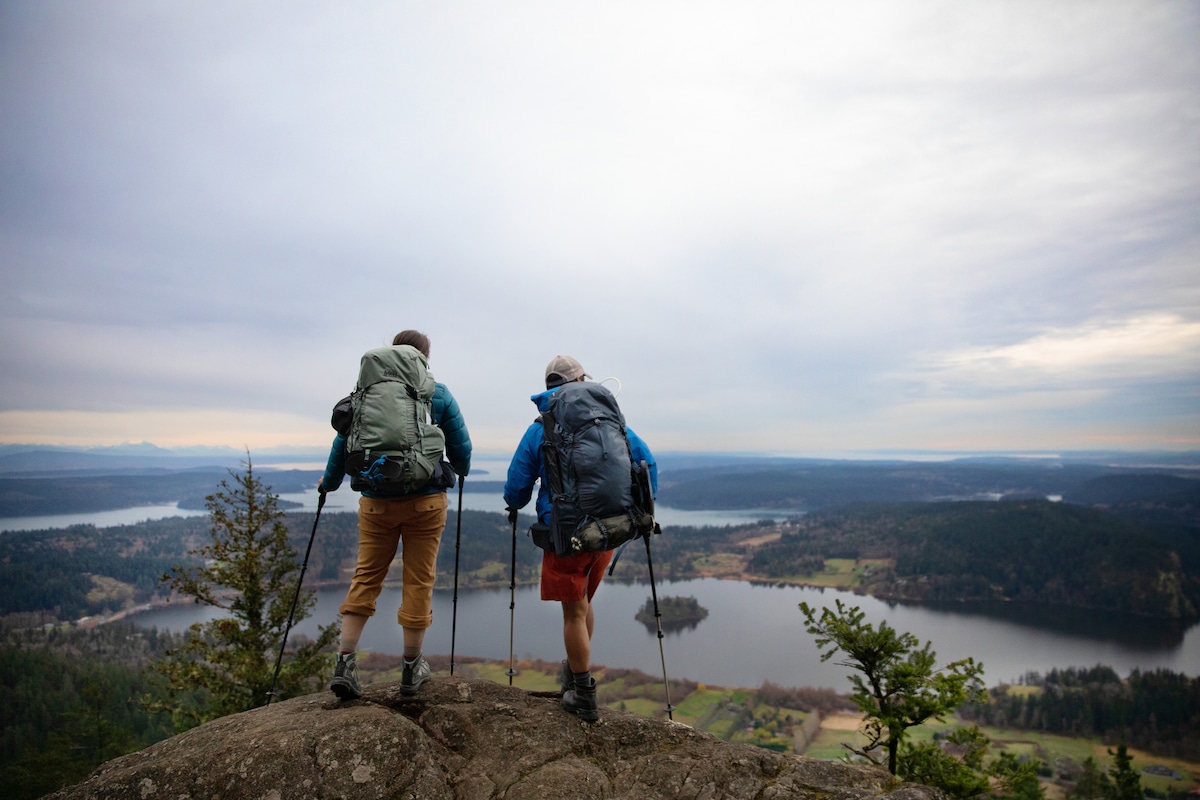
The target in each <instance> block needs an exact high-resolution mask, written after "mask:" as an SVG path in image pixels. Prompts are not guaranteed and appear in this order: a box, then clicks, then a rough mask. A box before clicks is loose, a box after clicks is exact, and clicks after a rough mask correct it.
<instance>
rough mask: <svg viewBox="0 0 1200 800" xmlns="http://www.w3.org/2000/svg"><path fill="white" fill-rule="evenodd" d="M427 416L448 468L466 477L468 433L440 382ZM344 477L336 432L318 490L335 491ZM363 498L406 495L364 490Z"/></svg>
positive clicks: (342, 452) (342, 441) (340, 439)
mask: <svg viewBox="0 0 1200 800" xmlns="http://www.w3.org/2000/svg"><path fill="white" fill-rule="evenodd" d="M431 406H432V408H431V411H430V417H431V418H432V419H433V424H434V425H437V426H438V427H439V428H441V429H442V432H443V433H444V434H446V460H447V461H449V462H450V467H451V469H453V470H454V472H455V473H456V474H457V475H458V476H459V478H460V479H461V478H463V477H466V475H467V473H468V472H470V471H471V434H470V433H469V432H468V431H467V421H466V420H465V419H463V415H462V410H461V409H459V407H458V401H457V400H455V399H454V395H452V394H450V390H449V389H447V388H446V385H445V384H444V383H439V384H436V388H435V389H434V391H433V402H432V403H431ZM345 477H346V439H345V438H344V437H343V436H342V435H341V434H340V433H339V434H336V435H334V437H333V445H332V446H331V447H330V448H329V460H328V461H327V462H326V463H325V474H324V475H323V476H322V477H321V488H322V489H324V490H325V491H327V492H336V491H337V489H338V487H339V486H341V485H342V479H343V478H345ZM444 491H446V490H445V489H423V490H421V491H420V492H416V494H433V493H434V492H444ZM362 494H363V496H364V497H405V496H407V495H395V494H382V493H379V492H369V491H364V492H363V493H362Z"/></svg>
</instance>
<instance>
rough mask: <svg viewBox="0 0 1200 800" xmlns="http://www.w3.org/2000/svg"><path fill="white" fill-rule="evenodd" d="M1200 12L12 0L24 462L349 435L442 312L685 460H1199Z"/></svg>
mask: <svg viewBox="0 0 1200 800" xmlns="http://www.w3.org/2000/svg"><path fill="white" fill-rule="evenodd" d="M1198 44H1200V3H1195V2H1185V1H1184V0H1173V1H1171V2H1153V1H1150V0H1146V1H1142V0H1139V2H1096V1H1093V0H1088V1H1087V2H1053V3H1047V2H1044V1H1043V0H1030V2H988V0H977V1H974V0H973V2H962V1H961V0H948V1H947V2H926V1H923V0H922V1H919V2H918V1H912V0H905V1H901V2H897V1H896V0H883V1H881V2H839V3H816V2H812V3H808V2H796V1H795V0H787V1H786V2H754V1H753V0H739V2H721V3H718V2H653V1H651V2H645V1H644V0H640V1H639V2H604V3H588V4H582V3H561V2H528V1H527V0H508V1H507V2H503V3H494V2H477V3H463V2H445V3H418V2H369V1H368V0H360V1H358V2H354V3H334V2H296V1H293V2H281V3H274V2H241V1H239V2H211V1H208V0H206V2H203V3H199V2H195V3H184V2H180V3H162V2H157V0H146V1H145V2H125V1H124V0H110V1H108V2H79V3H65V2H35V1H34V0H25V1H24V2H11V1H9V0H4V1H3V2H0V169H2V170H3V171H2V173H0V269H2V270H3V273H2V275H3V288H4V291H3V292H2V293H0V338H2V340H3V343H4V346H3V348H0V381H2V389H0V443H4V442H15V443H30V442H36V443H58V444H87V445H90V444H96V445H106V444H117V443H121V442H141V441H148V442H153V443H155V444H158V445H161V446H165V447H181V446H185V445H197V444H205V445H231V446H234V447H238V448H250V449H251V451H253V450H255V449H265V448H268V447H272V446H278V445H294V446H313V447H324V446H327V445H328V441H329V439H330V437H331V435H332V430H331V429H330V427H329V411H330V408H331V407H332V405H333V403H334V402H335V401H336V400H337V399H338V398H339V397H341V396H343V395H345V394H347V393H348V392H349V390H350V389H351V388H352V387H353V384H354V381H355V377H356V374H357V368H358V359H359V356H360V355H361V354H362V352H363V351H365V350H367V349H369V348H372V347H375V346H379V345H382V344H386V343H390V341H391V337H392V335H393V334H395V333H396V332H397V331H399V330H401V329H404V328H417V329H420V330H423V331H425V332H426V333H428V334H429V336H430V337H431V338H432V340H433V352H432V367H433V370H434V373H435V375H436V377H437V378H438V380H440V381H442V382H444V383H446V384H447V385H448V386H449V387H450V389H451V391H452V392H453V393H454V394H455V396H456V397H457V398H458V400H459V403H460V404H461V406H462V409H463V412H464V414H465V416H466V419H467V422H468V425H469V427H470V430H471V434H472V438H473V439H474V440H475V444H476V447H477V448H479V449H481V450H494V451H498V452H503V451H510V450H511V449H512V448H513V447H514V446H515V444H516V442H517V440H518V438H519V436H520V434H521V432H522V431H523V430H524V428H525V426H526V425H527V424H528V423H529V422H531V421H532V419H533V415H534V408H533V406H532V405H531V404H530V402H529V396H530V395H531V394H533V393H535V392H537V391H539V390H540V389H541V388H542V380H543V370H544V368H545V365H546V363H547V362H548V361H549V360H550V359H551V358H552V357H553V356H554V355H555V354H558V353H570V354H572V355H574V356H576V357H577V358H579V359H580V360H581V361H582V362H583V364H584V366H585V367H586V368H587V369H588V371H589V372H590V373H591V374H592V375H593V376H595V377H596V378H604V377H609V376H615V377H617V378H619V379H620V381H621V387H622V389H621V394H620V401H621V404H622V407H623V408H624V410H625V413H626V417H627V419H628V421H629V423H630V425H631V426H632V427H633V428H634V429H635V430H637V431H638V433H639V434H641V435H642V436H643V438H645V439H646V440H647V441H648V442H649V443H650V445H651V447H652V448H654V449H656V450H695V451H711V450H737V451H772V452H784V453H791V454H810V455H826V454H838V453H853V452H855V451H879V450H887V449H937V450H948V451H964V452H965V451H978V450H1067V449H1114V448H1115V449H1143V448H1167V449H1176V450H1178V449H1195V448H1197V447H1200V46H1198Z"/></svg>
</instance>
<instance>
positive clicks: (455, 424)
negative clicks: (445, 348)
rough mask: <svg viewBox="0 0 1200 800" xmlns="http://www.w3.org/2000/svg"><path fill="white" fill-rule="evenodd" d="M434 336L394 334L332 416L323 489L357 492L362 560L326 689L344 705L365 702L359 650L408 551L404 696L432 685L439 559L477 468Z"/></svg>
mask: <svg viewBox="0 0 1200 800" xmlns="http://www.w3.org/2000/svg"><path fill="white" fill-rule="evenodd" d="M429 344H430V343H429V337H427V336H426V335H425V334H423V333H421V332H420V331H414V330H406V331H401V332H400V333H398V334H396V336H395V338H394V339H393V340H392V346H391V347H380V348H376V349H374V350H369V351H368V352H367V353H365V354H364V355H363V357H362V360H361V362H360V367H359V376H358V383H357V384H356V386H355V389H354V392H353V393H352V394H351V395H350V396H349V397H346V398H344V399H343V400H342V401H340V402H339V403H338V404H337V405H336V406H335V407H334V411H333V418H332V423H333V427H334V429H335V430H336V431H337V434H336V435H335V436H334V439H333V446H332V447H331V448H330V451H329V460H328V463H327V464H326V465H325V474H324V475H322V477H321V480H320V482H319V483H318V484H317V489H318V490H319V491H320V492H321V493H322V494H324V493H325V492H332V491H336V490H337V488H338V487H339V486H341V484H342V480H343V478H345V477H346V476H349V477H350V488H351V489H353V490H354V491H357V492H360V493H361V495H362V496H361V497H360V498H359V503H358V564H357V566H356V567H355V570H354V577H353V579H352V580H351V583H350V589H349V591H347V593H346V600H345V602H343V603H342V605H341V608H340V609H339V612H340V613H341V615H342V629H341V641H340V644H339V647H338V657H337V664H336V665H335V667H334V674H333V680H332V681H331V682H330V684H329V688H330V690H331V691H333V693H334V694H336V695H337V696H338V697H339V698H340V699H342V700H353V699H357V698H358V697H361V696H362V686H361V685H360V684H359V681H358V664H357V656H356V651H357V649H358V640H359V637H360V636H361V635H362V631H363V628H364V626H365V625H366V623H367V620H368V619H369V618H370V617H371V616H373V615H374V614H375V601H376V599H377V598H378V597H379V593H380V591H381V590H382V588H383V582H384V580H385V579H386V578H387V573H388V567H389V566H390V565H391V563H392V559H394V558H395V556H396V550H397V548H400V549H401V560H402V563H403V570H404V571H403V584H404V588H403V595H402V600H401V605H400V609H399V610H398V611H397V613H396V619H397V621H398V622H399V623H400V626H401V627H402V628H403V629H404V653H403V655H404V662H403V669H402V671H401V677H400V691H401V693H403V694H410V695H411V694H415V693H416V692H417V690H418V689H419V688H420V687H421V685H422V684H423V683H425V681H426V680H428V679H429V674H430V669H429V663H428V662H427V661H426V660H425V658H424V657H423V656H422V654H421V648H422V644H423V642H424V639H425V631H426V629H428V628H429V626H430V625H431V624H432V623H433V585H434V581H435V578H436V576H437V553H438V546H439V544H440V543H441V538H442V531H443V529H444V528H445V527H446V517H447V509H448V507H449V500H448V499H447V497H446V490H447V489H450V488H452V487H453V486H454V485H455V476H456V475H457V476H459V478H460V479H461V478H463V477H466V475H467V473H468V472H469V471H470V468H471V437H470V434H469V433H468V431H467V424H466V421H465V420H464V419H463V415H462V412H461V411H460V410H459V407H458V403H457V401H455V399H454V395H452V394H451V393H450V390H449V389H447V388H446V386H445V384H442V383H438V382H436V381H435V380H434V378H433V373H432V372H430V371H429Z"/></svg>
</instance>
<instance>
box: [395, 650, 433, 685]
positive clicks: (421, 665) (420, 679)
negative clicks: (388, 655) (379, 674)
mask: <svg viewBox="0 0 1200 800" xmlns="http://www.w3.org/2000/svg"><path fill="white" fill-rule="evenodd" d="M427 680H429V662H428V661H426V660H425V656H417V658H416V659H415V660H413V661H409V660H408V659H407V658H406V659H404V669H403V670H402V671H401V672H400V694H416V693H417V689H420V688H421V684H423V683H424V682H425V681H427Z"/></svg>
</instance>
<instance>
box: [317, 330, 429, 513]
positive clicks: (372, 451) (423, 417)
mask: <svg viewBox="0 0 1200 800" xmlns="http://www.w3.org/2000/svg"><path fill="white" fill-rule="evenodd" d="M436 385H437V384H436V383H435V382H434V379H433V374H432V373H430V371H429V363H428V362H427V361H426V360H425V355H424V353H422V352H421V351H420V350H418V349H417V348H415V347H412V346H411V345H407V344H401V345H390V346H388V347H379V348H376V349H374V350H369V351H367V352H366V353H364V354H363V357H362V361H361V363H360V365H359V370H358V384H357V385H356V386H355V387H354V392H353V394H351V395H350V398H349V400H350V414H349V417H350V418H349V425H348V426H347V427H346V428H345V430H344V431H343V433H344V435H345V437H346V474H347V475H348V476H349V477H350V488H351V489H354V490H355V491H358V492H361V491H365V490H370V491H372V492H378V493H380V494H412V493H414V492H418V491H420V490H421V489H423V488H426V487H427V486H428V485H429V484H430V479H431V478H434V477H435V475H436V474H437V473H438V464H439V462H440V460H441V456H442V452H443V451H444V450H445V447H446V435H445V434H444V433H442V429H441V428H439V427H437V426H436V425H434V424H433V422H432V420H431V419H430V415H431V412H432V402H433V392H434V389H435V388H436ZM343 402H344V401H343ZM335 414H336V412H335ZM334 427H338V424H337V420H336V419H335V421H334Z"/></svg>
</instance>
